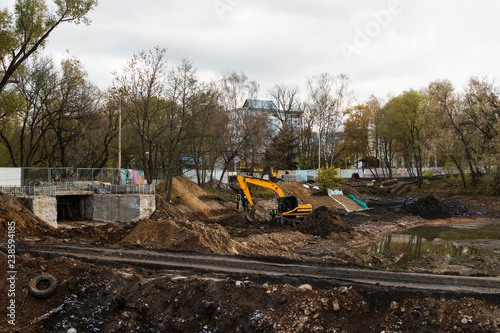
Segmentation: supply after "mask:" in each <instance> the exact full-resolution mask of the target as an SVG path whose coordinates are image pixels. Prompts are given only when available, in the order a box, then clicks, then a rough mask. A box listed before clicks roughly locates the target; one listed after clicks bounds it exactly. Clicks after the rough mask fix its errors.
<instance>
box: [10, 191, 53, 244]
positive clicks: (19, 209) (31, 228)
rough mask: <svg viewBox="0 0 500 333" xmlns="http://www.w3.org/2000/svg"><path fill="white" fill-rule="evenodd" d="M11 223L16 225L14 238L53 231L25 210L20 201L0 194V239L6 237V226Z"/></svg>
mask: <svg viewBox="0 0 500 333" xmlns="http://www.w3.org/2000/svg"><path fill="white" fill-rule="evenodd" d="M12 221H14V222H15V223H16V230H15V231H16V236H33V235H38V234H43V233H47V232H50V231H52V230H54V228H52V227H51V226H49V225H48V224H47V223H45V222H44V221H42V220H41V219H40V218H38V217H37V216H36V215H35V214H33V213H32V212H31V211H30V210H29V209H28V208H26V206H24V204H23V202H22V199H19V198H16V197H13V196H11V195H7V194H0V237H5V236H6V235H7V224H8V223H9V222H12Z"/></svg>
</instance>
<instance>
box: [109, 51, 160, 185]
mask: <svg viewBox="0 0 500 333" xmlns="http://www.w3.org/2000/svg"><path fill="white" fill-rule="evenodd" d="M166 64H167V59H166V58H165V49H161V48H158V47H157V48H155V49H154V50H150V51H147V52H145V51H143V52H140V53H139V54H136V55H134V56H133V58H132V60H131V61H130V62H129V63H128V65H127V67H126V68H125V69H124V73H123V75H122V76H118V75H117V74H116V73H115V81H114V87H113V90H114V91H116V92H117V97H116V98H117V99H123V103H122V105H123V111H124V113H126V116H125V117H126V119H127V122H128V123H129V126H130V128H131V130H132V133H134V136H135V137H136V138H137V139H138V140H135V142H134V143H135V145H136V147H135V151H134V154H135V155H136V156H137V155H138V156H139V158H140V160H141V162H142V165H143V166H144V168H145V172H146V178H147V180H148V182H151V181H152V180H153V177H155V176H157V174H158V170H157V166H158V163H157V161H158V160H159V153H160V149H159V148H160V146H161V145H163V135H164V133H165V132H166V130H167V126H166V119H165V116H164V114H165V107H166V106H165V104H166V102H165V101H162V100H161V99H160V97H161V96H162V95H163V94H164V92H165V75H166V73H165V71H166Z"/></svg>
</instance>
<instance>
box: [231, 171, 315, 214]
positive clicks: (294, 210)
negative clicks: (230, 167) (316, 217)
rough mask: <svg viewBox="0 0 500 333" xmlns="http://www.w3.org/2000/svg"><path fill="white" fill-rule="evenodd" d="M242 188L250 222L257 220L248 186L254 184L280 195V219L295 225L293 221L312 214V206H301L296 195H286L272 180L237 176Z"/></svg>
mask: <svg viewBox="0 0 500 333" xmlns="http://www.w3.org/2000/svg"><path fill="white" fill-rule="evenodd" d="M236 178H237V180H238V183H239V184H240V188H241V190H242V191H243V193H244V195H245V196H246V197H247V200H248V208H249V212H248V214H247V215H246V218H247V220H248V221H250V222H253V221H254V219H255V205H254V203H253V200H252V196H251V195H250V190H249V189H248V184H254V185H257V186H261V187H265V188H269V189H271V190H273V191H274V193H276V194H277V195H278V218H280V219H285V220H288V221H290V222H292V224H293V220H294V219H296V218H297V217H300V216H305V215H309V214H311V212H312V206H311V205H310V204H303V205H299V203H298V201H297V197H296V196H294V195H285V192H283V190H282V189H281V187H279V186H278V185H277V184H275V183H273V182H272V181H270V180H264V179H259V178H254V177H249V176H242V175H237V176H236Z"/></svg>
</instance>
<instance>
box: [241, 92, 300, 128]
mask: <svg viewBox="0 0 500 333" xmlns="http://www.w3.org/2000/svg"><path fill="white" fill-rule="evenodd" d="M238 111H240V112H241V111H243V112H244V111H247V112H253V113H254V114H256V115H258V114H265V115H266V116H267V117H268V118H269V121H270V122H271V128H272V129H273V136H276V135H278V133H279V131H280V130H281V128H282V126H283V123H282V119H287V120H288V122H289V123H290V124H291V126H292V128H293V129H294V131H296V132H297V133H298V134H300V133H301V131H302V114H303V113H304V112H303V111H298V110H289V111H287V110H279V109H278V107H277V106H276V104H275V103H274V102H273V101H270V100H261V99H247V100H246V101H245V103H244V104H243V107H242V108H241V109H239V110H238Z"/></svg>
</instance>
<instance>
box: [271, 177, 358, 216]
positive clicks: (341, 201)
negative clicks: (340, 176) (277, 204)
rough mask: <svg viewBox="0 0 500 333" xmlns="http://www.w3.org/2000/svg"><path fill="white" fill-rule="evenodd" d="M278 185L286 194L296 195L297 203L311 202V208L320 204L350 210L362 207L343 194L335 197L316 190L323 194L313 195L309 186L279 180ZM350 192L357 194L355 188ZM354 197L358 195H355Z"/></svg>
mask: <svg viewBox="0 0 500 333" xmlns="http://www.w3.org/2000/svg"><path fill="white" fill-rule="evenodd" d="M279 186H280V187H281V188H282V189H283V191H285V194H286V195H294V196H296V197H297V199H298V200H299V203H308V204H311V205H312V207H313V209H316V208H317V207H321V206H326V207H332V208H336V209H344V210H348V211H350V212H353V211H356V210H360V209H362V207H361V206H360V205H358V204H357V203H356V202H354V201H353V200H351V199H349V198H347V197H346V196H345V195H335V196H334V198H335V199H332V198H330V197H329V196H328V195H327V192H326V191H324V193H321V192H317V193H319V194H323V195H314V194H313V191H312V190H311V189H310V188H307V187H305V186H304V185H303V184H300V183H295V182H280V183H279ZM351 193H355V194H358V195H359V193H358V192H357V191H355V190H351V191H349V194H351ZM355 196H356V195H355ZM356 198H358V197H357V196H356Z"/></svg>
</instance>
